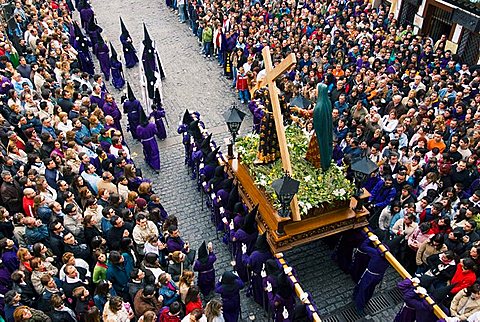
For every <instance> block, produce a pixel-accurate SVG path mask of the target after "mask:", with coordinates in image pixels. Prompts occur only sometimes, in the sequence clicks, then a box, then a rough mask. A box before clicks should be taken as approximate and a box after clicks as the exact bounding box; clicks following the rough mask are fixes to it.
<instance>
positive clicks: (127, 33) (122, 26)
mask: <svg viewBox="0 0 480 322" xmlns="http://www.w3.org/2000/svg"><path fill="white" fill-rule="evenodd" d="M120 28H121V29H122V33H121V34H122V35H124V36H128V37H130V33H129V32H128V30H127V27H125V24H124V23H123V20H122V17H120Z"/></svg>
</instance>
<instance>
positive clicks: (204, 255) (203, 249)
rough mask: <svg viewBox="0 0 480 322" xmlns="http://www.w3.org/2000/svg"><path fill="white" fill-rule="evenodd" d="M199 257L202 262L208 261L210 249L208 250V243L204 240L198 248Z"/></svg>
mask: <svg viewBox="0 0 480 322" xmlns="http://www.w3.org/2000/svg"><path fill="white" fill-rule="evenodd" d="M197 259H198V261H199V262H200V263H202V264H206V263H207V261H208V250H207V245H206V244H205V241H203V243H202V245H200V248H198V258H197Z"/></svg>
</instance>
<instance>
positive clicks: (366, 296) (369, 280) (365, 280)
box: [353, 238, 389, 311]
mask: <svg viewBox="0 0 480 322" xmlns="http://www.w3.org/2000/svg"><path fill="white" fill-rule="evenodd" d="M359 250H361V251H362V252H365V253H366V254H367V255H368V256H369V257H370V261H369V262H368V266H367V269H366V270H365V272H364V273H363V275H362V277H361V278H360V281H358V284H357V285H356V286H355V288H354V290H353V301H354V302H355V306H356V308H357V309H358V310H360V311H363V310H364V309H365V306H366V305H367V303H368V301H370V299H371V298H372V296H373V293H374V291H375V287H376V286H377V285H378V284H379V283H380V282H381V281H382V279H383V275H384V274H385V271H386V270H387V268H388V266H389V264H388V261H387V260H386V259H385V257H384V256H382V255H381V254H380V250H377V249H376V248H375V247H374V246H372V245H371V243H370V240H369V239H368V238H366V239H365V241H364V242H363V243H362V245H360V247H359Z"/></svg>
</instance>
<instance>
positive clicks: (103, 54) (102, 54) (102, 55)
mask: <svg viewBox="0 0 480 322" xmlns="http://www.w3.org/2000/svg"><path fill="white" fill-rule="evenodd" d="M93 52H94V53H95V56H97V59H98V62H99V63H100V69H101V70H102V73H103V75H104V76H105V80H107V81H108V80H109V79H110V49H108V46H107V44H106V43H101V44H99V43H96V44H95V47H94V49H93Z"/></svg>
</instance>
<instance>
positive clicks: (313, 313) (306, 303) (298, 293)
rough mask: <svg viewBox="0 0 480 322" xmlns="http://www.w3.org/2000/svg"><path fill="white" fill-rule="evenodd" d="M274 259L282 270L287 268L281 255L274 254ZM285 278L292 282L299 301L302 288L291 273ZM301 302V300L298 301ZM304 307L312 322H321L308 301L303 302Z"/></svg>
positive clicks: (302, 292)
mask: <svg viewBox="0 0 480 322" xmlns="http://www.w3.org/2000/svg"><path fill="white" fill-rule="evenodd" d="M275 257H276V258H277V259H278V261H279V262H280V264H281V265H282V269H285V268H288V267H289V266H288V263H287V261H286V260H285V259H284V258H283V254H282V253H276V254H275ZM287 277H288V278H289V279H290V280H291V281H292V283H293V287H294V290H295V294H297V297H298V298H299V299H301V297H302V295H303V294H304V293H305V292H304V291H303V289H302V287H301V286H300V283H298V281H297V278H296V277H295V275H293V274H292V273H291V272H290V273H288V274H287ZM300 301H301V300H300ZM303 303H304V304H305V305H306V306H307V309H308V310H309V311H310V312H312V317H313V321H314V322H322V319H320V316H319V315H318V313H317V311H316V310H315V307H314V306H313V305H312V303H311V302H310V300H308V299H307V300H306V301H304V302H303Z"/></svg>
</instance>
